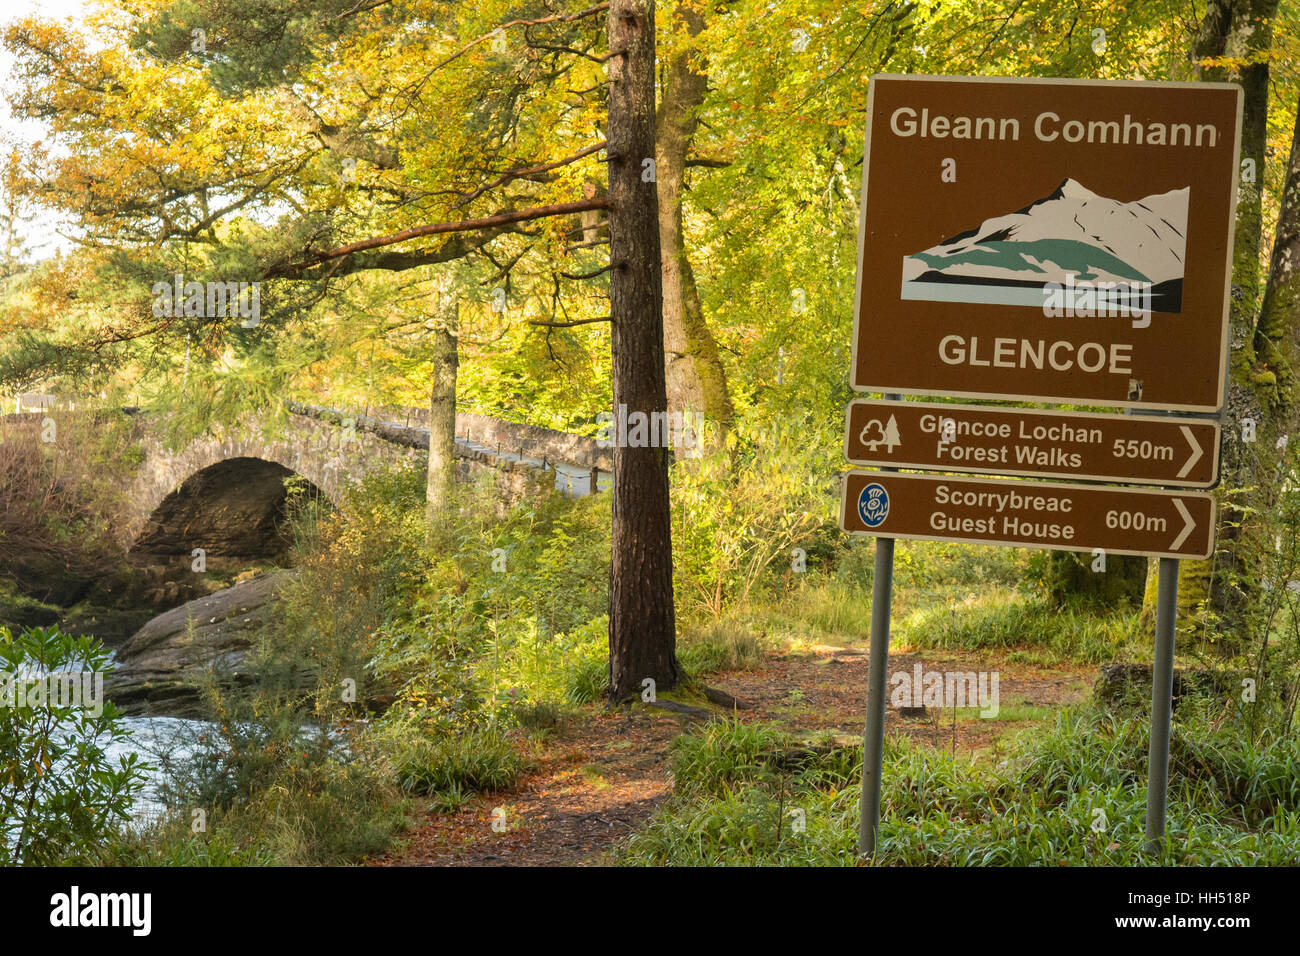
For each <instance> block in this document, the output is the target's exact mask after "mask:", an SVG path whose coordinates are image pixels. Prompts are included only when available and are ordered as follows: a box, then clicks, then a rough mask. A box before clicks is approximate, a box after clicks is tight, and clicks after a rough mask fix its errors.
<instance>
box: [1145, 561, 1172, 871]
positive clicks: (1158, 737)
mask: <svg viewBox="0 0 1300 956" xmlns="http://www.w3.org/2000/svg"><path fill="white" fill-rule="evenodd" d="M1177 616H1178V561H1177V560H1176V559H1174V558H1161V559H1160V578H1159V580H1158V581H1157V583H1156V651H1155V661H1154V662H1153V664H1152V667H1151V748H1150V750H1149V752H1148V756H1147V852H1148V853H1159V852H1160V847H1161V844H1162V843H1163V842H1164V838H1165V805H1166V802H1167V799H1168V796H1169V724H1170V719H1171V716H1172V713H1173V706H1174V702H1173V696H1174V622H1175V620H1176V618H1177Z"/></svg>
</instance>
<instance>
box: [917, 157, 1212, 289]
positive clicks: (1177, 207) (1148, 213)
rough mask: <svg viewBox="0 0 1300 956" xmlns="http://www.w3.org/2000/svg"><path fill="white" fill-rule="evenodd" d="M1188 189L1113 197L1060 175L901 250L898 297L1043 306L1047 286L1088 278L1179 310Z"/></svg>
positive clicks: (1091, 281) (1088, 280)
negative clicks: (1006, 209) (1042, 192)
mask: <svg viewBox="0 0 1300 956" xmlns="http://www.w3.org/2000/svg"><path fill="white" fill-rule="evenodd" d="M1190 194H1191V190H1190V187H1184V188H1182V189H1174V190H1170V191H1169V192H1166V193H1159V194H1157V195H1152V196H1147V197H1145V198H1144V199H1139V200H1136V201H1134V202H1120V201H1119V200H1116V199H1108V198H1106V197H1105V196H1100V195H1098V194H1097V193H1094V192H1093V191H1092V190H1090V189H1088V188H1087V187H1086V186H1084V185H1082V184H1081V183H1079V182H1077V181H1076V180H1074V179H1066V180H1064V181H1063V182H1062V183H1061V184H1060V185H1059V186H1057V187H1056V189H1054V190H1053V191H1052V192H1051V194H1050V195H1048V196H1044V197H1043V198H1042V199H1039V200H1037V201H1035V202H1032V203H1030V204H1029V205H1028V206H1026V207H1025V208H1023V209H1020V210H1017V211H1016V212H1013V213H1010V214H1007V215H1002V216H995V217H994V218H992V219H986V220H985V221H984V222H983V223H982V224H981V225H980V226H979V227H978V228H976V229H970V230H967V231H966V232H962V233H959V234H958V235H955V236H953V237H952V238H951V239H945V240H944V241H943V242H941V243H939V244H938V245H937V246H933V247H931V248H929V249H926V250H924V251H923V252H917V253H913V254H912V255H909V256H906V257H905V258H904V259H903V288H902V297H903V298H904V299H925V300H930V301H939V302H976V303H987V304H995V305H1023V306H1033V307H1036V308H1040V309H1041V308H1043V304H1044V301H1045V299H1046V298H1047V296H1048V291H1047V290H1046V289H1045V288H1044V287H1045V286H1047V284H1048V283H1059V284H1060V285H1061V286H1069V285H1072V284H1073V285H1077V284H1078V283H1093V284H1096V285H1098V287H1100V288H1106V289H1115V288H1118V289H1119V290H1121V293H1120V294H1124V295H1127V294H1128V293H1127V290H1131V289H1142V290H1144V291H1147V292H1149V293H1150V299H1149V302H1150V305H1149V308H1150V310H1151V311H1154V312H1178V311H1180V310H1181V308H1182V292H1183V257H1184V253H1185V250H1186V246H1187V207H1188V200H1189V197H1190ZM1105 283H1113V284H1114V285H1104V284H1105Z"/></svg>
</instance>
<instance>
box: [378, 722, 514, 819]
mask: <svg viewBox="0 0 1300 956" xmlns="http://www.w3.org/2000/svg"><path fill="white" fill-rule="evenodd" d="M393 762H394V769H395V772H396V776H397V783H398V785H399V786H401V788H402V790H403V791H405V792H408V793H418V794H425V795H443V798H444V801H446V800H447V796H448V795H450V796H451V797H452V798H454V799H453V800H452V802H455V799H458V798H459V797H460V796H462V795H465V794H468V793H474V792H488V793H490V792H493V791H496V790H504V789H506V788H507V787H510V786H512V785H514V784H515V783H516V782H517V781H518V780H519V778H520V776H522V775H523V773H524V772H525V770H526V769H527V768H528V761H527V760H525V758H524V757H523V756H522V755H521V754H520V753H519V751H518V749H516V747H515V745H514V744H513V743H512V742H511V741H510V740H509V739H507V738H506V736H505V735H504V734H502V733H501V732H500V731H498V730H493V729H482V730H474V731H470V732H468V733H463V734H453V735H450V736H447V737H443V738H441V739H437V740H430V739H425V738H417V739H415V740H413V741H410V742H408V743H406V744H405V745H404V746H403V747H402V748H401V749H400V750H399V751H398V753H397V754H396V755H395V757H394V758H393Z"/></svg>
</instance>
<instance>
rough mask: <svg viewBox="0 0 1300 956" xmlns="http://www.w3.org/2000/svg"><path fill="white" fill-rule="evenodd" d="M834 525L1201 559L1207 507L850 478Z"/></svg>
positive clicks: (1071, 492)
mask: <svg viewBox="0 0 1300 956" xmlns="http://www.w3.org/2000/svg"><path fill="white" fill-rule="evenodd" d="M840 522H841V524H840V526H841V527H842V528H843V529H844V530H845V531H848V532H850V533H854V534H871V535H879V536H881V537H886V538H920V539H923V540H927V541H965V542H969V543H972V544H1001V545H1008V546H1010V547H1020V548H1050V549H1054V550H1057V551H1092V550H1093V549H1095V548H1101V549H1103V550H1105V551H1106V552H1108V553H1110V554H1140V555H1146V556H1148V557H1153V558H1154V557H1160V558H1208V557H1209V556H1210V553H1211V551H1212V550H1213V548H1214V498H1213V496H1212V495H1209V494H1206V493H1205V492H1203V491H1156V490H1149V489H1136V488H1115V487H1108V486H1106V485H1092V486H1084V485H1063V484H1057V483H1055V482H1046V481H1042V482H1039V481H1034V482H1026V481H1008V480H1005V479H998V478H948V477H944V476H942V475H911V474H896V473H893V472H878V471H853V472H849V473H848V474H847V475H845V476H844V500H843V503H842V508H841V511H840Z"/></svg>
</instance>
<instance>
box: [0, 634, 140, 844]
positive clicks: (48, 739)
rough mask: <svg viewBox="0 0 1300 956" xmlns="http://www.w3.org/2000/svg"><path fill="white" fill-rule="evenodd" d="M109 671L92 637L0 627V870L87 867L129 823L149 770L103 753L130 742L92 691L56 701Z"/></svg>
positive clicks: (115, 712) (111, 710) (116, 717)
mask: <svg viewBox="0 0 1300 956" xmlns="http://www.w3.org/2000/svg"><path fill="white" fill-rule="evenodd" d="M109 667H110V665H109V652H108V651H107V650H105V649H104V647H103V645H102V644H100V643H99V642H98V641H96V640H94V639H93V638H89V637H72V636H70V635H67V634H64V633H62V632H61V631H59V630H58V628H54V627H50V628H29V629H26V630H23V631H21V632H19V633H18V634H17V635H16V636H15V635H14V634H12V633H11V632H10V631H9V630H8V629H4V628H0V864H5V865H12V864H28V865H36V866H49V865H53V864H59V863H68V862H85V861H89V860H91V859H93V858H94V857H95V856H96V854H97V852H98V850H99V847H100V846H101V845H102V844H103V842H104V841H105V840H106V839H107V838H108V837H110V836H111V835H113V834H114V833H115V832H116V831H117V830H118V829H119V828H120V827H121V826H122V825H123V824H124V823H126V822H127V821H128V820H129V819H130V814H131V808H132V805H133V803H134V798H135V795H136V794H137V793H138V792H139V790H140V789H141V788H142V787H143V785H144V771H145V769H146V767H145V765H144V764H143V763H141V762H140V760H139V758H138V757H137V756H136V755H135V754H131V755H129V756H125V757H119V758H118V760H117V762H116V764H114V762H113V761H112V760H110V759H109V757H108V756H107V754H106V753H105V749H106V748H107V747H109V746H110V745H112V744H114V743H117V742H120V741H122V740H124V739H125V738H127V737H129V736H130V733H129V731H127V730H126V728H125V727H124V726H123V724H122V720H121V714H120V713H119V711H118V710H117V708H116V707H115V706H113V704H112V703H108V702H104V701H103V700H102V697H101V696H98V695H97V694H94V693H93V692H92V695H91V699H89V700H87V699H86V698H84V697H82V696H81V694H80V692H78V693H77V694H75V695H68V694H65V693H63V692H59V693H54V692H53V682H54V681H57V680H60V679H61V678H62V679H65V680H74V679H75V680H77V681H78V691H80V688H81V687H82V686H84V684H83V683H82V681H81V676H82V675H90V674H94V675H99V676H101V677H102V675H103V674H104V673H105V672H106V671H107V670H108V669H109ZM92 686H93V685H92ZM101 687H102V685H101ZM87 705H89V706H87ZM100 705H102V709H101V707H100ZM97 711H98V713H97Z"/></svg>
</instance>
